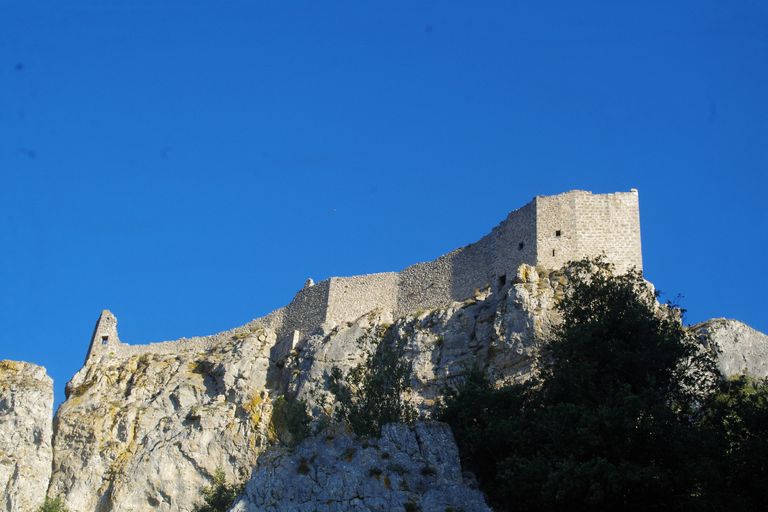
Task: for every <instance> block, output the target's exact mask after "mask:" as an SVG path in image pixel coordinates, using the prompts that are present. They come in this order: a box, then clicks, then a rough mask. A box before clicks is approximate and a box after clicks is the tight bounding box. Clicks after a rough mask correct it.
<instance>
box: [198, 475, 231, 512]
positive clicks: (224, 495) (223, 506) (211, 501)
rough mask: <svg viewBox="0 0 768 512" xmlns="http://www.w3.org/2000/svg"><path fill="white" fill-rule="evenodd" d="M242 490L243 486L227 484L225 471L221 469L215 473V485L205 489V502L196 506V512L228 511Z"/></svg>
mask: <svg viewBox="0 0 768 512" xmlns="http://www.w3.org/2000/svg"><path fill="white" fill-rule="evenodd" d="M242 492H243V486H242V485H239V484H227V481H226V479H225V477H224V472H223V471H222V470H221V469H219V470H217V471H216V473H214V475H213V485H211V486H210V487H206V488H205V489H203V500H204V501H205V504H204V505H201V506H198V507H196V508H195V512H226V511H227V510H229V509H230V507H232V504H233V503H234V502H235V499H237V497H238V496H239V495H240V494H241V493H242Z"/></svg>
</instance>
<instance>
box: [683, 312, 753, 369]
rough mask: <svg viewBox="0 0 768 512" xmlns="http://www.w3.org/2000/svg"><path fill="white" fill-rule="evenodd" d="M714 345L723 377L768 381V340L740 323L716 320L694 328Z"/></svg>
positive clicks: (706, 340)
mask: <svg viewBox="0 0 768 512" xmlns="http://www.w3.org/2000/svg"><path fill="white" fill-rule="evenodd" d="M691 329H693V330H694V331H696V332H697V333H698V334H699V336H700V337H701V339H702V340H704V341H705V342H707V343H711V344H713V345H714V346H715V347H716V349H717V351H718V355H717V362H718V366H719V367H720V372H721V373H722V374H723V375H728V376H732V375H751V376H753V377H760V378H762V377H768V336H766V335H765V334H763V333H762V332H760V331H756V330H754V329H753V328H751V327H750V326H748V325H746V324H744V323H742V322H739V321H738V320H729V319H727V318H713V319H712V320H707V321H706V322H702V323H700V324H697V325H694V326H693V327H691Z"/></svg>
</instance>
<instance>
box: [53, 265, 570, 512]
mask: <svg viewBox="0 0 768 512" xmlns="http://www.w3.org/2000/svg"><path fill="white" fill-rule="evenodd" d="M564 282H565V280H564V278H563V274H562V273H554V272H553V273H547V274H545V275H541V276H540V275H539V274H538V273H537V272H536V270H535V269H534V268H533V267H529V266H524V267H521V271H520V275H519V276H518V279H517V282H516V283H514V284H510V285H508V286H507V287H505V288H504V289H503V290H502V292H501V293H498V294H492V293H490V292H489V291H488V290H486V291H478V293H477V294H476V296H475V297H474V298H471V299H469V300H467V301H464V302H462V303H453V304H450V305H448V306H447V307H445V308H441V309H436V310H430V311H420V312H417V313H415V314H412V315H408V316H406V317H403V318H400V319H396V320H395V321H394V323H393V319H392V318H391V317H390V316H388V315H387V314H385V313H382V312H380V311H376V310H374V311H371V312H368V313H366V314H364V315H362V316H361V317H359V318H357V319H351V320H350V321H349V322H345V323H343V324H340V325H336V324H334V325H323V326H322V327H321V328H319V329H318V330H317V331H315V332H313V333H312V334H311V335H310V336H308V337H306V338H305V339H303V340H300V341H299V343H298V344H297V345H296V346H295V347H294V349H293V350H292V351H290V352H288V353H285V354H284V353H283V352H282V351H276V350H274V346H275V339H276V334H275V333H274V332H272V331H270V329H269V328H266V327H264V326H262V325H261V324H260V323H259V322H258V321H255V322H252V323H251V324H248V325H247V326H245V327H242V328H238V329H235V330H233V331H230V332H228V333H222V334H219V335H216V336H215V340H213V341H216V343H212V342H211V341H212V340H200V339H197V340H181V341H179V342H176V343H175V344H170V345H169V344H168V343H163V344H158V345H154V346H153V345H148V346H145V347H143V348H142V347H132V350H131V351H127V350H123V351H121V352H118V353H104V354H103V355H101V356H100V357H98V358H90V359H89V360H88V362H87V364H86V366H84V367H83V368H82V369H81V370H80V371H79V372H78V373H77V374H76V375H75V377H74V378H73V379H72V381H71V382H70V383H69V384H68V387H67V390H68V398H67V400H66V402H64V404H63V405H62V406H61V408H60V409H59V411H58V414H57V417H56V422H57V431H56V436H55V443H54V446H55V457H54V463H53V476H52V479H51V483H50V487H49V490H48V495H49V496H51V497H58V496H61V497H62V498H63V499H64V501H65V503H66V504H67V505H68V506H69V507H70V508H71V509H73V510H78V511H91V510H98V511H107V510H110V511H112V510H114V511H129V510H146V509H153V510H164V511H165V510H167V511H177V510H184V511H188V510H192V509H193V508H194V506H195V504H197V503H198V502H199V500H200V491H201V489H202V488H203V487H204V486H205V485H207V484H208V483H210V481H211V478H212V476H213V474H214V473H215V471H216V470H217V468H221V469H223V470H224V471H225V473H226V477H227V480H229V481H235V480H242V479H243V478H244V477H246V476H247V475H248V473H249V472H250V470H251V469H252V468H253V467H254V465H255V463H256V460H257V458H258V456H259V454H260V453H261V452H262V451H263V450H264V449H265V448H266V447H267V446H268V445H269V444H270V441H274V440H276V439H278V438H279V437H280V432H276V429H279V427H278V426H275V425H271V424H270V416H271V410H272V404H273V403H274V401H275V400H276V398H277V397H279V396H283V395H288V396H290V397H296V396H298V397H299V398H302V399H305V400H306V401H307V402H308V403H309V405H310V408H311V409H312V411H313V413H314V415H315V416H322V415H323V414H324V413H329V412H330V411H329V410H328V406H329V404H331V403H332V399H331V397H330V396H329V395H328V391H327V387H326V377H327V375H328V374H329V373H330V370H331V368H332V367H333V366H339V367H340V368H342V369H347V368H350V367H351V366H353V365H355V364H358V363H359V362H360V361H361V360H362V358H363V357H364V355H365V353H366V352H365V350H366V347H365V344H364V343H361V342H360V340H363V339H369V340H371V336H370V334H371V333H374V332H380V331H381V329H380V328H382V327H386V328H387V329H388V330H389V331H390V332H392V333H394V336H396V337H398V338H400V339H402V340H404V342H405V346H406V357H408V358H409V359H411V360H412V361H413V366H414V375H413V387H414V393H413V396H412V399H413V400H414V402H415V403H416V404H418V405H419V406H420V407H421V409H422V410H428V409H429V408H430V406H431V404H432V403H433V401H434V399H435V397H436V395H437V393H438V392H439V389H440V388H441V387H442V386H443V385H445V383H447V382H449V381H450V380H451V379H455V378H459V377H461V375H463V374H464V373H465V372H466V371H467V370H468V369H469V368H471V367H472V366H473V365H479V366H481V367H484V368H486V369H487V370H488V371H489V372H492V373H493V374H494V375H496V376H499V377H504V376H523V375H525V374H526V373H527V372H528V371H529V369H530V365H531V357H532V355H533V354H534V351H535V347H536V344H537V340H538V339H540V338H541V336H542V335H543V334H544V333H545V332H546V331H547V330H548V328H549V326H550V325H551V323H552V321H553V319H554V317H555V314H554V313H553V310H552V306H553V304H554V300H555V298H556V297H557V294H558V293H562V287H563V283H564ZM367 335H368V336H367ZM371 341H372V342H374V343H375V341H376V340H375V339H374V340H371ZM133 349H135V350H133ZM458 470H459V469H458V467H457V468H456V471H458ZM361 471H362V470H361Z"/></svg>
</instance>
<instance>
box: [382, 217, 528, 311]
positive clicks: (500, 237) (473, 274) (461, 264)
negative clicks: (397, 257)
mask: <svg viewBox="0 0 768 512" xmlns="http://www.w3.org/2000/svg"><path fill="white" fill-rule="evenodd" d="M535 226H536V207H535V204H534V203H533V202H531V203H529V204H527V205H525V206H523V207H522V208H520V209H518V210H515V211H514V212H512V213H510V214H509V216H508V217H507V219H506V220H504V221H503V222H502V223H501V224H499V225H498V226H496V227H495V228H494V229H493V231H492V232H491V233H490V234H488V235H486V236H484V237H483V238H481V239H480V240H479V241H478V242H476V243H473V244H470V245H468V246H466V247H463V248H461V249H457V250H455V251H453V252H451V253H448V254H446V255H445V256H441V257H440V258H438V259H436V260H434V261H428V262H425V263H418V264H416V265H412V266H410V267H408V268H406V269H405V270H403V271H402V272H400V287H399V292H398V297H397V310H396V311H395V314H396V315H403V314H405V313H410V312H413V311H417V310H419V309H430V308H436V307H440V306H443V305H445V304H446V303H448V302H452V301H462V300H465V299H467V298H469V297H472V296H473V295H474V293H475V290H482V289H484V288H486V287H488V286H489V285H490V286H498V284H500V283H499V279H498V278H499V276H505V277H506V278H507V279H512V278H513V277H514V276H515V274H516V273H517V268H518V267H519V266H520V264H521V263H532V264H533V263H535V261H536V228H535ZM521 242H522V244H523V245H522V248H521V247H520V243H521Z"/></svg>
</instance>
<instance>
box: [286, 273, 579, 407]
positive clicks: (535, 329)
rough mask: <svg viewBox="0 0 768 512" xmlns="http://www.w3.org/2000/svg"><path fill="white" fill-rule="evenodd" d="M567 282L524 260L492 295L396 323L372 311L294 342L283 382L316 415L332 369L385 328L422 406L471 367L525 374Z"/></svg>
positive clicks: (325, 401)
mask: <svg viewBox="0 0 768 512" xmlns="http://www.w3.org/2000/svg"><path fill="white" fill-rule="evenodd" d="M565 283H567V276H566V275H565V274H564V273H562V272H544V271H542V272H541V273H539V272H537V271H536V270H535V269H534V268H533V267H530V266H528V265H523V266H522V267H521V271H520V273H519V275H518V278H517V279H516V282H515V283H513V284H511V285H508V286H507V287H505V288H503V289H502V290H501V291H499V292H497V293H490V292H489V291H487V290H486V291H480V292H478V293H477V294H476V296H475V297H474V298H472V299H469V300H466V301H464V302H455V303H453V304H450V305H448V306H445V307H443V308H439V309H434V310H429V311H423V312H416V313H413V314H410V315H407V316H405V317H402V318H399V319H397V320H395V321H394V323H391V318H389V316H388V315H387V314H386V313H383V312H380V311H372V312H371V313H369V314H367V315H363V316H362V317H360V318H358V319H357V320H356V321H354V322H348V323H346V324H343V325H337V326H334V327H333V328H332V329H328V330H321V331H320V332H316V333H315V334H313V335H312V336H309V337H308V338H307V339H305V340H303V341H302V342H301V343H299V344H298V345H297V346H296V349H295V351H294V354H293V356H292V357H291V358H289V360H288V362H287V365H286V368H285V372H286V373H285V374H284V377H285V381H286V384H285V386H286V388H287V390H288V391H289V392H290V393H292V394H295V395H296V396H298V397H300V398H302V399H304V400H306V401H307V402H308V403H309V405H310V406H311V407H312V408H313V410H314V412H315V413H319V412H321V411H323V410H325V412H328V406H329V404H331V403H332V402H333V397H332V396H331V395H330V394H329V393H328V392H327V390H326V387H325V383H326V378H327V375H329V374H330V371H331V368H332V367H333V366H337V367H339V368H341V369H342V370H344V371H346V370H348V369H349V368H351V367H353V366H355V365H357V364H359V363H360V362H361V361H362V360H363V359H364V358H365V354H366V351H367V350H370V349H371V347H372V343H375V342H376V341H378V340H377V338H376V337H375V336H371V333H373V332H377V331H378V332H381V329H382V328H386V329H388V330H389V335H391V336H394V338H395V339H396V340H400V341H403V342H404V344H405V357H407V358H408V359H409V360H410V361H411V362H412V364H413V380H412V387H413V391H414V394H413V396H412V397H411V398H412V399H413V400H414V402H415V403H416V405H418V406H419V407H420V408H421V409H422V410H426V409H429V408H430V406H431V405H433V403H434V400H435V399H436V398H437V396H438V395H439V394H440V392H441V390H442V389H443V387H444V386H445V385H446V384H448V383H451V382H455V381H456V379H460V378H461V377H463V376H464V375H465V374H466V373H467V372H468V371H469V370H470V369H471V368H472V367H473V366H478V367H480V368H481V369H484V370H485V371H486V372H487V374H488V376H489V377H490V378H492V379H494V380H509V379H525V378H527V377H528V376H529V375H530V372H531V370H532V368H533V364H534V359H535V355H536V351H537V350H538V347H539V344H540V343H541V341H542V340H543V339H545V338H546V336H547V335H548V334H549V332H550V330H551V328H552V326H553V325H555V324H556V323H557V322H558V321H559V314H558V313H557V311H556V310H555V309H554V304H555V300H556V299H557V297H559V296H560V295H561V294H562V293H564V292H563V289H564V285H565Z"/></svg>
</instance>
